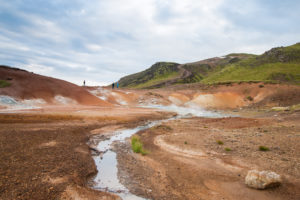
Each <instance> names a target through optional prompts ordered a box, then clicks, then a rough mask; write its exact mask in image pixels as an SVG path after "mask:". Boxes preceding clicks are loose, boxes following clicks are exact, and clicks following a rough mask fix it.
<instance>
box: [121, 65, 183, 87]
mask: <svg viewBox="0 0 300 200" xmlns="http://www.w3.org/2000/svg"><path fill="white" fill-rule="evenodd" d="M178 65H179V64H177V63H171V62H158V63H155V64H154V65H152V66H151V67H150V68H149V69H147V70H145V71H142V72H139V73H136V74H132V75H129V76H125V77H123V78H121V79H120V80H119V83H120V87H130V88H148V87H154V86H156V87H160V84H162V83H164V82H166V81H168V80H172V79H174V78H176V77H178V76H179V70H178Z"/></svg>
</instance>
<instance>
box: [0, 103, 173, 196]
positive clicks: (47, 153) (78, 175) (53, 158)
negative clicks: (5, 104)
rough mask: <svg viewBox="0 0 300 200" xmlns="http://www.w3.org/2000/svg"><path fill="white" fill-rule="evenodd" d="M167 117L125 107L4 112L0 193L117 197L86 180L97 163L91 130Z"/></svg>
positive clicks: (0, 132) (0, 133) (0, 130)
mask: <svg viewBox="0 0 300 200" xmlns="http://www.w3.org/2000/svg"><path fill="white" fill-rule="evenodd" d="M166 117H168V114H166V113H165V112H161V111H154V110H149V109H141V108H138V109H135V108H133V109H129V108H126V109H122V108H88V107H86V108H84V109H82V108H78V107H77V108H66V107H64V108H57V109H55V108H51V109H49V110H46V109H45V108H44V109H43V110H39V111H27V112H26V113H5V114H1V115H0V121H1V123H0V163H1V165H0V199H3V200H11V199H118V198H119V197H117V196H116V195H113V194H110V193H107V192H101V191H96V190H92V189H90V188H88V187H87V186H86V182H87V179H88V178H89V177H91V176H93V175H95V174H96V172H97V169H96V166H95V164H94V160H93V159H92V157H91V152H90V149H89V147H88V145H87V141H88V139H89V137H90V136H91V135H92V134H93V131H92V130H97V129H98V130H99V129H105V128H107V127H108V126H109V127H110V126H122V127H135V126H137V125H139V124H141V123H144V122H145V121H148V120H158V119H163V118H166Z"/></svg>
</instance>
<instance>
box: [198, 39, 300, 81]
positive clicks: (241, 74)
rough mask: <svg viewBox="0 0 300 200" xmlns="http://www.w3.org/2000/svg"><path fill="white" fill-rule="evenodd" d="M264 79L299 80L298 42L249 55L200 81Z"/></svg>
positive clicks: (299, 49)
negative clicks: (259, 53)
mask: <svg viewBox="0 0 300 200" xmlns="http://www.w3.org/2000/svg"><path fill="white" fill-rule="evenodd" d="M240 81H264V82H278V81H281V82H291V83H299V82H300V43H297V44H295V45H292V46H288V47H279V48H273V49H271V50H270V51H267V52H265V53H264V54H262V55H260V56H254V57H250V58H248V59H245V60H242V61H239V62H237V63H233V64H229V65H227V66H226V67H224V68H223V69H221V70H219V71H216V72H215V73H212V74H210V76H207V77H206V78H205V79H203V80H202V81H201V82H202V83H206V84H212V83H219V82H240Z"/></svg>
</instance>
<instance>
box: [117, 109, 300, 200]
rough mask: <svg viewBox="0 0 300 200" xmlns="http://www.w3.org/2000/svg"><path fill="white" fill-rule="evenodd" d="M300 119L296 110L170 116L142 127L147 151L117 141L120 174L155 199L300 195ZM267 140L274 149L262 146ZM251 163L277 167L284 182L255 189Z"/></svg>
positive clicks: (139, 191) (133, 189)
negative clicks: (250, 177)
mask: <svg viewBox="0 0 300 200" xmlns="http://www.w3.org/2000/svg"><path fill="white" fill-rule="evenodd" d="M299 119H300V113H299V112H296V113H292V114H290V113H289V114H281V115H280V114H279V116H277V117H266V116H260V117H256V118H225V119H223V118H219V119H206V118H190V119H180V120H175V121H170V122H168V123H165V124H163V125H162V126H158V127H155V128H152V129H150V130H146V131H142V132H139V133H138V135H139V136H140V137H141V140H142V142H143V143H144V147H145V149H146V150H148V151H149V152H150V153H149V154H148V155H146V156H141V155H140V154H135V153H132V151H131V149H130V142H129V141H128V142H127V144H119V145H116V151H117V152H118V153H119V154H118V155H119V156H118V161H119V166H118V167H119V169H120V171H119V177H120V179H121V181H122V182H123V183H124V184H125V185H127V186H128V188H129V189H130V190H131V192H133V193H134V194H137V195H141V196H144V197H146V198H150V199H253V200H254V199H273V200H274V199H295V200H296V199H300V165H299V163H300V154H299V152H300V146H299V142H300V135H299V133H300V126H299ZM218 140H219V141H222V142H223V143H224V144H223V145H219V144H218V143H217V141H218ZM261 145H263V146H267V147H269V148H270V151H267V152H262V151H259V149H258V148H259V146H261ZM225 148H230V149H231V151H226V150H225ZM250 169H258V170H272V171H275V172H277V173H279V174H281V175H283V177H284V181H283V184H282V186H280V187H278V188H274V189H269V190H264V191H259V190H255V189H250V188H248V187H247V186H246V185H245V184H244V179H245V176H246V174H247V171H248V170H250Z"/></svg>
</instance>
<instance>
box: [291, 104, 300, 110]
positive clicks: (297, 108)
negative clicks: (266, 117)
mask: <svg viewBox="0 0 300 200" xmlns="http://www.w3.org/2000/svg"><path fill="white" fill-rule="evenodd" d="M290 109H291V111H299V110H300V104H296V105H293V106H291V107H290Z"/></svg>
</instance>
